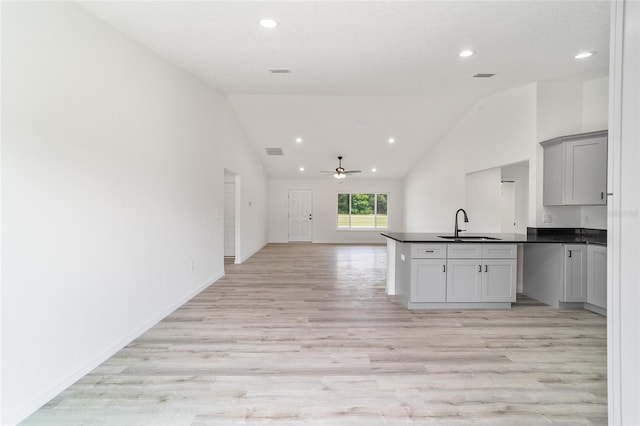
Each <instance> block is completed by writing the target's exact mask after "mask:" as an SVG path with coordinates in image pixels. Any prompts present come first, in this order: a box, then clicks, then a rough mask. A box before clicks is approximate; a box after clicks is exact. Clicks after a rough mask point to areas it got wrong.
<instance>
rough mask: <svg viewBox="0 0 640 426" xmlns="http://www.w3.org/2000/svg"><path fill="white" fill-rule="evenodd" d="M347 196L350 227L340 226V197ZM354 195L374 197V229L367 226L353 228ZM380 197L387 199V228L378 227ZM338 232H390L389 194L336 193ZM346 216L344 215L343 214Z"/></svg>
mask: <svg viewBox="0 0 640 426" xmlns="http://www.w3.org/2000/svg"><path fill="white" fill-rule="evenodd" d="M342 194H345V195H348V196H349V213H348V216H349V226H340V204H339V197H340V195H342ZM354 194H367V195H373V196H374V199H373V225H374V226H373V227H371V226H367V227H363V226H358V227H355V228H354V227H353V226H352V222H351V219H352V217H353V214H352V213H351V207H352V204H351V196H352V195H354ZM378 195H384V196H386V197H387V214H386V216H387V226H378ZM336 203H337V205H336V207H337V208H336V230H338V231H375V230H379V229H381V230H385V229H386V230H388V229H389V192H338V193H336ZM343 214H344V213H343Z"/></svg>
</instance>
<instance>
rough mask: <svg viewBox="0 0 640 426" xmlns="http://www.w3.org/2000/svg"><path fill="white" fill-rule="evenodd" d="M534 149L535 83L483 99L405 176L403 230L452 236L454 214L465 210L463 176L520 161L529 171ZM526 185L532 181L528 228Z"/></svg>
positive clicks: (532, 169)
mask: <svg viewBox="0 0 640 426" xmlns="http://www.w3.org/2000/svg"><path fill="white" fill-rule="evenodd" d="M535 145H536V85H535V84H528V85H525V86H522V87H518V88H516V89H513V90H509V91H506V92H502V93H499V94H497V95H493V96H488V97H486V98H483V99H482V100H480V101H479V102H478V103H477V104H476V105H475V106H474V107H473V108H471V110H470V111H469V112H468V113H467V114H466V115H465V116H464V117H462V118H461V120H460V121H459V122H458V123H457V124H456V125H455V126H454V127H453V128H452V129H451V130H450V131H449V132H448V133H447V134H446V135H445V136H444V137H443V139H442V140H441V141H440V142H439V143H438V144H437V145H436V146H435V147H434V148H433V149H432V150H431V151H429V152H428V153H427V155H426V156H425V158H423V159H422V161H421V162H420V163H419V164H418V165H417V166H416V167H415V168H414V169H413V170H412V171H411V173H410V174H409V175H408V176H407V177H406V178H405V181H404V188H405V193H404V197H405V204H404V205H405V208H404V221H405V223H404V225H405V230H406V231H410V232H442V231H445V232H446V231H450V232H453V220H454V213H455V212H456V210H457V209H458V208H461V207H465V175H466V174H467V173H471V172H476V171H479V170H485V169H490V168H494V167H499V166H502V165H506V164H511V163H517V162H520V161H525V160H529V164H530V170H531V171H535V161H536V158H535ZM531 187H535V179H530V190H529V194H530V202H529V206H530V208H529V210H530V214H529V226H531V225H532V224H533V223H535V222H534V221H535V216H534V214H533V213H531V206H534V202H532V201H531V197H532V194H535V190H533V191H532V190H531ZM468 213H469V217H470V218H473V215H474V212H473V211H468Z"/></svg>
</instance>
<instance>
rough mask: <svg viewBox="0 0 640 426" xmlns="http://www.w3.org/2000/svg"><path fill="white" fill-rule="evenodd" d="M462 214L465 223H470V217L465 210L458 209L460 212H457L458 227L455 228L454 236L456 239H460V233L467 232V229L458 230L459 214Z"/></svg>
mask: <svg viewBox="0 0 640 426" xmlns="http://www.w3.org/2000/svg"><path fill="white" fill-rule="evenodd" d="M460 212H462V214H463V215H464V222H465V223H468V222H469V217H468V216H467V212H465V211H464V209H458V211H457V212H456V226H455V227H454V228H453V236H454V237H456V238H457V237H459V234H460V231H466V229H460V228H458V213H460Z"/></svg>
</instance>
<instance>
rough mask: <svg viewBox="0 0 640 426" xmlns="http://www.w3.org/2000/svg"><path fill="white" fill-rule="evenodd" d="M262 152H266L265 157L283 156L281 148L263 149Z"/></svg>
mask: <svg viewBox="0 0 640 426" xmlns="http://www.w3.org/2000/svg"><path fill="white" fill-rule="evenodd" d="M264 150H265V151H267V155H284V152H282V148H265V149H264Z"/></svg>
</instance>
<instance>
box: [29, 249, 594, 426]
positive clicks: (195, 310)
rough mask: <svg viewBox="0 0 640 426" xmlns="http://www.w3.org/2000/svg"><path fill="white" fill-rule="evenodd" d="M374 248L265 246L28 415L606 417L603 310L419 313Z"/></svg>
mask: <svg viewBox="0 0 640 426" xmlns="http://www.w3.org/2000/svg"><path fill="white" fill-rule="evenodd" d="M386 262H387V259H386V249H385V247H384V246H362V245H358V246H347V245H321V244H313V245H312V244H270V245H268V246H266V247H265V248H264V249H263V250H261V251H260V252H259V253H257V254H256V255H254V256H253V257H252V258H251V259H249V260H248V261H247V262H245V263H244V264H242V265H225V268H226V271H227V275H226V276H225V277H224V278H223V279H221V280H220V281H218V282H217V283H215V284H214V285H212V286H211V287H209V288H207V289H206V290H205V291H203V292H202V293H201V294H199V295H198V296H197V297H195V298H194V299H193V300H191V301H190V302H189V303H187V304H185V305H184V306H183V307H181V308H180V309H178V310H177V311H176V312H174V313H173V314H172V315H170V316H169V317H167V318H166V319H165V320H164V321H162V322H160V323H159V324H157V325H156V326H155V327H153V328H152V329H151V330H149V331H148V332H147V333H145V334H144V335H142V336H141V337H139V338H138V339H136V340H135V341H134V342H133V343H131V344H130V345H129V346H127V347H126V348H124V349H123V350H121V351H120V352H118V353H117V354H116V355H114V356H113V357H112V358H110V359H109V360H108V361H106V362H105V363H104V364H102V365H101V366H100V367H98V368H97V369H96V370H95V371H93V372H92V373H90V374H88V375H87V376H85V377H84V378H83V379H81V380H79V381H78V382H77V383H76V384H74V385H73V386H71V387H70V388H69V389H67V390H66V391H64V392H63V393H62V394H61V395H59V396H58V397H56V398H55V399H54V400H52V401H51V402H50V403H49V404H47V405H46V406H44V407H42V408H41V409H40V410H39V411H37V412H36V413H35V414H34V415H32V416H31V417H30V418H28V419H27V420H26V421H25V422H24V425H225V424H278V425H281V424H282V425H285V424H305V425H306V424H316V425H355V424H357V425H378V424H393V425H395V424H456V425H457V424H470V423H474V424H476V423H479V424H488V425H500V424H503V425H525V424H531V425H542V424H558V423H559V424H606V421H607V405H606V404H607V395H606V392H607V386H606V319H605V318H603V317H601V316H598V315H596V314H593V313H591V312H587V311H582V310H556V309H553V308H550V307H547V306H544V305H541V304H539V303H536V302H535V301H533V300H531V299H528V300H527V299H523V300H521V301H520V302H519V303H518V304H517V305H515V306H514V308H513V309H512V310H511V311H453V310H452V311H439V312H419V311H413V312H412V311H409V310H407V309H405V308H404V307H403V306H402V305H401V304H400V303H399V302H398V301H397V300H395V299H394V298H393V297H391V296H387V295H386V294H385V291H384V286H385V277H386V272H385V270H386Z"/></svg>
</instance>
